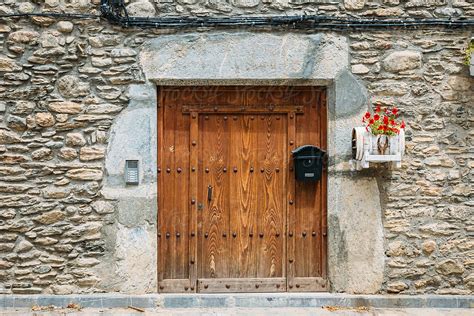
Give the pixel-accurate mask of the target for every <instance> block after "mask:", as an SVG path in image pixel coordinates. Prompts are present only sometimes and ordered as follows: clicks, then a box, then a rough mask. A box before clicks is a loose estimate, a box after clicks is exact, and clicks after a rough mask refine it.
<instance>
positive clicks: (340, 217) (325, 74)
mask: <svg viewBox="0 0 474 316" xmlns="http://www.w3.org/2000/svg"><path fill="white" fill-rule="evenodd" d="M140 64H141V68H142V69H141V70H142V71H143V73H144V76H145V78H146V82H145V83H144V84H135V85H131V86H130V88H129V93H128V94H129V97H130V101H129V106H128V108H127V109H125V110H124V111H123V112H122V113H121V114H120V116H119V118H118V119H117V120H116V121H115V122H114V125H113V127H112V132H111V140H110V143H109V147H108V152H107V158H106V170H107V178H106V181H105V183H104V188H103V194H104V196H106V197H109V198H111V199H116V200H118V208H117V212H118V215H117V216H118V218H119V219H120V218H122V220H121V221H120V220H119V221H118V223H117V224H116V225H115V226H114V227H113V228H111V229H109V230H108V231H107V232H106V233H107V234H109V235H108V236H107V238H108V239H109V240H110V247H112V248H113V249H114V252H115V253H114V254H113V255H112V256H110V257H111V258H110V259H108V260H107V259H106V260H105V261H104V264H103V265H101V266H99V267H98V268H97V270H98V273H99V274H101V275H102V276H103V278H104V281H103V283H104V284H103V285H104V287H105V288H106V289H107V285H108V284H110V290H119V291H124V292H131V293H143V292H156V291H157V280H156V273H154V276H153V277H152V276H151V273H152V271H149V269H154V270H155V272H156V261H157V260H156V253H157V247H156V246H157V245H156V238H155V237H156V214H157V212H158V211H159V210H157V206H156V205H157V203H156V201H157V200H156V183H157V180H156V179H157V172H156V117H157V111H156V87H157V86H165V85H174V86H177V85H182V86H193V85H286V86H291V85H311V86H326V87H327V93H328V95H327V99H328V130H327V135H328V154H329V170H328V210H327V211H328V243H327V246H328V280H329V282H330V289H329V290H330V291H333V292H341V291H344V292H351V293H376V292H377V291H378V290H379V289H380V288H381V284H382V281H383V270H384V253H383V252H384V245H383V242H384V241H383V226H382V214H381V205H380V193H379V190H378V185H377V182H376V180H375V179H374V178H373V177H371V176H361V175H360V174H358V173H352V172H350V170H349V163H348V162H349V159H350V155H351V130H352V128H353V127H354V126H358V125H360V118H361V117H362V115H363V114H364V113H365V111H367V109H368V105H367V104H368V103H367V93H366V90H365V88H364V86H363V85H362V84H361V83H360V82H359V81H358V80H357V78H356V77H354V76H353V75H352V74H351V72H350V70H349V69H350V63H349V44H348V39H347V38H346V37H344V36H341V35H339V34H337V35H335V34H330V33H318V34H298V33H281V34H278V33H277V34H274V33H272V34H270V33H263V32H261V33H260V32H259V33H252V32H241V31H236V32H210V33H191V34H189V33H188V34H173V35H160V36H159V37H157V38H155V39H151V40H149V41H147V42H146V43H144V44H143V46H142V50H141V53H140ZM137 121H140V122H142V123H141V124H138V123H137ZM131 126H133V127H134V128H135V129H134V131H133V132H132V133H130V128H131ZM126 143H133V144H134V145H133V146H132V147H133V148H127V147H126V146H124V144H126ZM125 159H138V160H139V161H140V164H141V168H140V170H141V179H142V182H141V184H140V185H139V186H137V187H126V186H125V184H124V182H123V170H124V168H123V166H124V161H125ZM131 207H132V208H131ZM133 207H135V208H136V209H133ZM130 210H133V212H135V213H136V214H135V217H134V218H133V219H132V218H130V215H128V213H130ZM131 232H135V233H136V236H139V237H137V238H139V239H140V238H141V239H140V240H139V241H138V242H137V241H136V240H129V239H130V238H128V237H125V236H128V235H129V234H130V233H131ZM127 234H128V235H127ZM127 243H129V244H130V246H133V247H135V248H137V247H138V249H135V252H136V253H137V254H140V255H142V257H141V258H140V259H141V261H142V262H141V267H142V268H143V269H140V272H139V271H136V270H137V269H134V268H132V266H133V260H132V259H129V258H128V257H127V258H122V260H119V261H117V260H116V258H117V256H123V253H124V247H127V245H126V244H127ZM150 249H153V251H154V252H155V253H154V254H148V255H145V256H143V254H146V253H149V251H150ZM111 262H113V263H114V265H115V267H116V271H115V274H114V275H110V272H109V273H106V272H105V271H106V270H107V264H110V263H111ZM141 270H144V271H145V272H143V271H141ZM117 274H118V276H117ZM145 280H146V282H143V281H145ZM140 282H142V283H143V284H140Z"/></svg>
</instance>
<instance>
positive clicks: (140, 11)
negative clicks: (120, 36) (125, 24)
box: [127, 0, 156, 17]
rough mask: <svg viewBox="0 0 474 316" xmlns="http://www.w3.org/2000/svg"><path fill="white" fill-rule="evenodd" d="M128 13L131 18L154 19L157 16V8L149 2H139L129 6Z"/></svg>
mask: <svg viewBox="0 0 474 316" xmlns="http://www.w3.org/2000/svg"><path fill="white" fill-rule="evenodd" d="M127 12H128V14H129V15H130V16H137V17H152V16H154V15H155V12H156V11H155V7H154V6H153V4H151V3H150V2H149V1H148V0H139V1H137V2H133V3H131V4H129V5H128V6H127Z"/></svg>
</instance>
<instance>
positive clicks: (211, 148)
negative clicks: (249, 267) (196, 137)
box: [203, 115, 229, 278]
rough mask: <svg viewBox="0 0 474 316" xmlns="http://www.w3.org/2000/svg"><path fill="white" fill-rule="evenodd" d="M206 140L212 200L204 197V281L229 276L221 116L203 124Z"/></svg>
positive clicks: (224, 123) (224, 133)
mask: <svg viewBox="0 0 474 316" xmlns="http://www.w3.org/2000/svg"><path fill="white" fill-rule="evenodd" d="M203 124H204V126H205V130H206V131H205V133H206V134H207V135H208V137H205V139H204V143H203V161H204V165H208V166H209V167H207V168H209V177H207V178H208V179H209V183H208V184H204V186H205V187H206V188H205V189H206V192H207V185H210V186H211V187H212V200H211V201H208V200H207V197H206V202H205V204H206V206H205V207H204V212H203V232H204V233H208V237H207V238H204V239H203V241H204V245H203V247H204V248H203V264H204V265H205V266H204V271H203V277H205V278H217V277H227V276H228V271H229V269H228V260H229V249H228V238H229V236H228V234H229V209H228V202H229V201H228V197H229V181H228V180H229V177H228V173H229V170H227V171H226V172H224V168H226V169H228V152H227V150H228V128H227V121H226V120H224V117H223V116H218V115H210V116H209V119H208V120H205V121H204V123H203Z"/></svg>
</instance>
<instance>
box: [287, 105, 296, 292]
mask: <svg viewBox="0 0 474 316" xmlns="http://www.w3.org/2000/svg"><path fill="white" fill-rule="evenodd" d="M287 142H288V151H289V152H291V151H292V150H294V149H295V148H296V146H295V144H296V114H295V113H294V112H291V113H289V114H288V138H287ZM287 179H288V181H287V196H288V198H287V201H288V205H287V261H288V265H287V287H288V290H291V289H293V287H294V286H295V284H294V281H293V279H294V278H295V246H296V243H295V230H296V227H295V224H296V218H295V215H296V214H295V209H296V208H295V204H296V203H297V201H295V198H296V196H295V170H294V164H293V159H288V168H287Z"/></svg>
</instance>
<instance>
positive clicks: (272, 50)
mask: <svg viewBox="0 0 474 316" xmlns="http://www.w3.org/2000/svg"><path fill="white" fill-rule="evenodd" d="M317 61H318V62H317ZM140 63H141V65H142V69H143V70H144V72H145V76H146V77H147V78H153V79H154V80H155V81H160V80H165V79H168V80H169V79H176V80H178V78H179V79H181V80H202V81H201V82H202V83H205V82H211V81H216V80H219V82H220V83H221V84H222V83H224V82H227V83H229V84H231V83H232V82H233V83H236V82H239V81H242V80H254V81H255V80H262V81H261V83H264V82H265V80H272V82H273V83H275V82H277V81H278V80H291V79H295V80H296V79H298V80H304V79H306V80H308V79H312V80H318V79H319V80H321V81H323V80H330V79H334V78H335V76H336V74H337V73H338V72H339V71H340V70H341V68H343V67H344V66H345V65H347V63H348V53H347V42H346V40H345V39H344V38H343V37H339V36H330V35H324V36H323V35H301V34H291V33H290V34H286V35H270V34H261V33H255V34H252V33H246V32H237V33H225V32H216V33H210V34H196V33H194V34H189V35H179V36H175V35H166V36H161V37H160V38H156V39H153V40H151V41H149V42H148V43H146V45H145V47H144V49H143V50H142V51H141V53H140ZM267 82H269V81H267Z"/></svg>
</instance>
